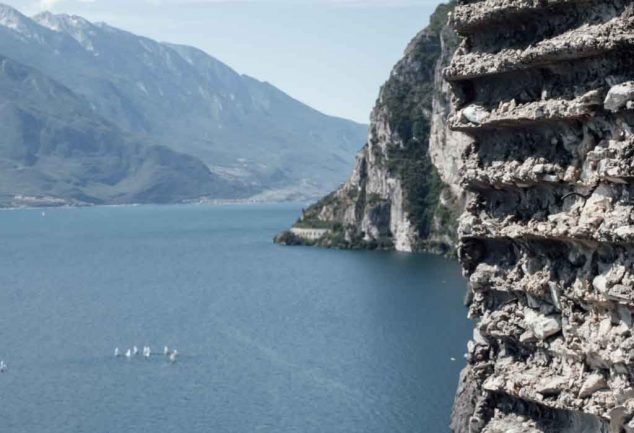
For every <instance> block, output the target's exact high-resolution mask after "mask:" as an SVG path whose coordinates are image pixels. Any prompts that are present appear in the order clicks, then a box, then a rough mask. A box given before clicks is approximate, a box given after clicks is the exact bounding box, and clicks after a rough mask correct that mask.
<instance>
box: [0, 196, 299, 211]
mask: <svg viewBox="0 0 634 433" xmlns="http://www.w3.org/2000/svg"><path fill="white" fill-rule="evenodd" d="M305 203H306V202H304V201H294V200H288V201H286V200H284V201H259V200H249V199H235V200H233V199H226V200H224V199H222V200H220V199H219V200H209V201H203V202H178V203H125V204H65V205H59V206H51V205H42V206H0V212H4V211H18V210H47V209H92V208H115V207H141V206H231V205H260V204H261V205H273V204H280V205H281V204H298V205H302V206H304V205H305Z"/></svg>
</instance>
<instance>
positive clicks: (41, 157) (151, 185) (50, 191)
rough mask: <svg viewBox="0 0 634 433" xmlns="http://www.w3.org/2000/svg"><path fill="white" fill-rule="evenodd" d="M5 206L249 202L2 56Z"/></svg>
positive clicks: (0, 160)
mask: <svg viewBox="0 0 634 433" xmlns="http://www.w3.org/2000/svg"><path fill="white" fill-rule="evenodd" d="M0 119H2V122H0V205H3V206H22V205H52V204H55V205H58V204H75V205H85V204H106V203H108V204H119V203H169V202H175V201H185V200H195V199H198V198H200V197H209V196H221V197H222V196H233V195H238V196H239V195H241V194H242V195H243V196H244V195H246V194H247V192H246V191H240V190H239V189H238V190H236V189H234V188H235V186H233V185H232V184H231V183H230V182H227V181H226V180H224V179H222V178H220V177H219V176H217V175H214V174H212V173H211V172H210V171H209V169H208V168H207V167H206V166H205V165H204V164H203V163H202V162H200V161H199V160H198V159H196V158H194V157H192V156H188V155H184V154H180V153H177V152H174V151H173V150H170V149H168V148H166V147H164V146H148V145H145V144H144V143H142V142H140V141H139V140H137V139H136V138H135V137H133V136H131V135H130V134H126V133H125V132H123V131H121V130H120V129H119V128H118V127H117V126H116V125H113V124H112V123H110V122H108V121H107V120H105V119H103V118H101V117H100V116H98V115H96V114H95V113H94V112H93V111H92V110H91V108H90V107H89V106H88V104H87V103H86V102H85V101H84V100H82V99H81V98H79V97H77V95H75V94H74V93H73V92H71V91H70V90H69V89H67V88H66V87H64V86H62V85H61V84H59V83H57V82H55V81H54V80H51V79H50V78H48V77H46V76H45V75H43V74H42V73H40V72H38V71H36V70H35V69H32V68H29V67H27V66H24V65H21V64H19V63H17V62H15V61H13V60H11V59H8V58H5V57H2V56H0Z"/></svg>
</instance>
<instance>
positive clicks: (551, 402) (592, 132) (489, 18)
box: [444, 0, 634, 433]
mask: <svg viewBox="0 0 634 433" xmlns="http://www.w3.org/2000/svg"><path fill="white" fill-rule="evenodd" d="M450 21H451V22H452V24H453V25H454V26H455V28H456V30H457V31H458V33H459V34H460V35H461V36H463V38H464V39H463V42H462V44H461V45H460V47H459V48H458V50H457V53H456V55H455V56H454V58H453V60H452V62H451V64H450V65H449V66H448V67H447V68H446V69H445V70H444V77H445V78H446V79H447V80H448V81H449V82H450V83H451V87H452V90H453V93H454V98H453V100H452V101H453V104H454V111H455V114H454V115H453V116H452V117H451V118H450V120H449V121H448V125H449V127H450V128H451V129H452V130H453V131H461V132H464V133H465V134H467V135H469V136H471V137H472V138H473V144H472V145H470V146H469V148H468V150H467V151H466V152H465V154H464V161H463V168H462V172H461V173H462V180H461V184H462V186H463V187H464V188H465V189H466V190H468V191H469V192H470V193H471V197H470V199H469V202H468V204H467V206H466V209H467V210H466V212H465V213H464V214H463V216H462V217H461V218H460V227H459V236H460V247H459V250H460V252H459V255H460V259H461V262H462V265H463V267H464V272H465V275H466V276H467V277H468V279H469V290H470V293H469V296H468V300H469V316H470V317H471V318H472V319H473V320H474V321H475V326H476V329H477V338H475V337H474V339H473V340H472V341H471V342H469V344H468V353H467V367H466V368H465V372H464V373H463V376H462V380H461V383H460V388H459V390H458V392H457V394H456V401H455V406H454V416H453V420H452V429H453V431H454V432H456V433H462V432H469V433H479V432H488V433H492V432H552V433H555V432H584V433H599V432H601V433H603V432H606V433H607V432H610V433H621V432H623V431H628V429H629V430H631V428H632V427H631V426H632V425H634V379H633V378H634V336H633V333H632V311H634V201H633V200H632V198H633V197H634V184H633V182H632V181H633V180H634V160H633V159H632V158H633V157H634V130H633V127H634V114H633V113H632V112H631V109H632V107H633V106H634V104H633V103H632V100H633V99H634V98H633V96H634V95H633V93H634V90H633V88H632V80H633V79H634V67H633V66H634V56H633V55H632V54H633V53H634V2H632V1H631V0H549V1H539V0H481V1H477V0H475V1H474V0H471V1H460V2H459V5H458V6H457V7H456V9H455V10H454V12H453V15H452V17H451V19H450Z"/></svg>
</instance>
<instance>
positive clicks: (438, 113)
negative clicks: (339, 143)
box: [276, 2, 470, 253]
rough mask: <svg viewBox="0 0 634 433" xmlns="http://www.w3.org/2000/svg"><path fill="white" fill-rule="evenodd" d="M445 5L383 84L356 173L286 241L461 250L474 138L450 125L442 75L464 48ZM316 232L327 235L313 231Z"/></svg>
mask: <svg viewBox="0 0 634 433" xmlns="http://www.w3.org/2000/svg"><path fill="white" fill-rule="evenodd" d="M453 7H454V3H453V2H452V3H450V4H443V5H440V6H439V7H438V8H437V10H436V11H435V13H434V14H433V15H432V17H431V19H430V24H429V26H428V27H427V28H425V29H424V30H423V31H421V32H420V33H419V34H418V35H416V37H415V38H414V39H413V40H412V42H411V43H410V44H409V46H408V47H407V49H406V50H405V55H404V57H403V58H402V59H401V60H400V61H399V62H398V64H397V65H396V66H395V67H394V69H393V71H392V73H391V75H390V78H389V80H388V81H387V82H386V83H385V85H384V86H383V87H382V88H381V91H380V94H379V98H378V100H377V103H376V106H375V108H374V110H373V112H372V119H371V125H370V133H369V138H368V141H367V143H366V145H365V146H364V147H363V149H362V150H361V151H360V152H359V154H358V156H357V160H356V164H355V168H354V170H353V173H352V175H351V176H350V178H349V179H348V181H347V182H345V183H344V184H343V185H342V186H341V187H340V188H339V189H338V190H336V191H335V192H333V193H331V194H329V195H328V196H326V197H324V198H323V199H321V200H320V201H319V202H317V203H316V204H314V205H312V206H310V207H308V208H307V209H306V210H304V212H303V214H302V216H301V218H300V219H299V220H298V221H297V223H296V224H295V226H294V227H293V229H292V230H291V231H288V232H285V233H283V234H281V235H279V236H278V237H277V238H276V241H277V242H279V243H283V244H316V245H320V246H326V247H338V248H394V249H396V250H399V251H410V252H411V251H420V250H427V251H434V252H439V253H448V252H453V251H454V246H455V245H456V243H457V238H456V227H457V218H458V215H459V214H460V212H461V210H462V207H463V205H464V194H463V190H462V188H461V187H460V185H459V181H458V180H459V169H460V164H461V163H462V159H461V154H462V151H463V150H464V149H465V148H466V147H467V145H468V144H469V142H470V140H469V138H468V136H466V135H465V134H462V133H460V132H454V131H449V130H448V129H447V128H446V122H447V118H448V116H449V115H450V114H451V113H452V106H451V104H450V89H449V86H448V85H447V83H445V82H444V81H443V80H442V75H441V72H442V70H443V68H444V67H446V66H448V65H449V61H450V60H451V57H452V54H453V52H454V50H455V48H456V47H457V45H458V37H457V35H456V33H455V32H454V31H453V30H452V29H451V28H449V27H448V26H447V25H446V23H447V14H448V12H449V11H450V10H451V9H452V8H453ZM311 229H318V230H322V231H323V232H319V233H323V236H319V237H314V236H312V235H313V234H314V233H315V232H313V231H311Z"/></svg>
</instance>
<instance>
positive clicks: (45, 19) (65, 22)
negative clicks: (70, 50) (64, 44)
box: [33, 12, 93, 33]
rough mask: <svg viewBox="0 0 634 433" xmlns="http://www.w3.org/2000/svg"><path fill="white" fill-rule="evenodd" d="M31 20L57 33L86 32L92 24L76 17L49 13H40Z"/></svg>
mask: <svg viewBox="0 0 634 433" xmlns="http://www.w3.org/2000/svg"><path fill="white" fill-rule="evenodd" d="M33 20H34V21H36V22H37V23H39V24H40V25H41V26H44V27H47V28H49V29H50V30H54V31H57V32H67V33H69V32H72V31H77V30H88V29H90V28H92V27H93V24H92V23H91V22H90V21H88V20H86V19H85V18H82V17H80V16H77V15H67V14H53V13H51V12H42V13H40V14H37V15H35V16H34V17H33Z"/></svg>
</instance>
